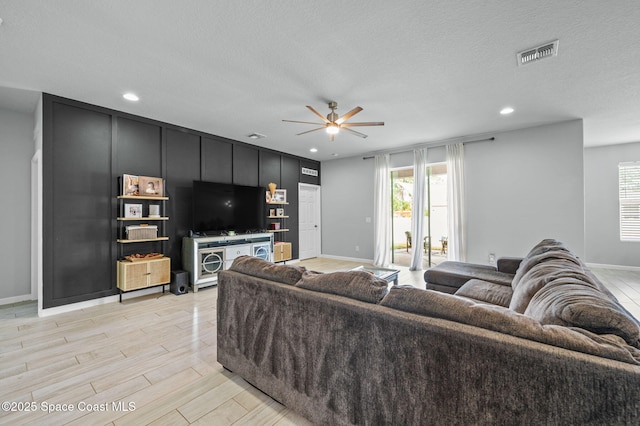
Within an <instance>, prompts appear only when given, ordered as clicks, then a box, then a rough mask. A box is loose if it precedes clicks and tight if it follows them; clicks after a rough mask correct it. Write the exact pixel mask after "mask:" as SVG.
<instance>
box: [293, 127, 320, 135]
mask: <svg viewBox="0 0 640 426" xmlns="http://www.w3.org/2000/svg"><path fill="white" fill-rule="evenodd" d="M322 129H326V127H318V128H317V129H311V130H307V131H306V132H302V133H296V136H300V135H304V134H305V133H311V132H315V131H316V130H322Z"/></svg>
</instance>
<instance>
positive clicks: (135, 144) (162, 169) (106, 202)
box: [43, 94, 320, 308]
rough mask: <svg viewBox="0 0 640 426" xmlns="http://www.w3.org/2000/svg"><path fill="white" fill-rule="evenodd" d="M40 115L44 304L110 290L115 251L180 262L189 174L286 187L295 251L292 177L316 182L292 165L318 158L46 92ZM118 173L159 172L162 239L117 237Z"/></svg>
mask: <svg viewBox="0 0 640 426" xmlns="http://www.w3.org/2000/svg"><path fill="white" fill-rule="evenodd" d="M43 120H44V121H43V135H44V147H43V173H44V182H43V184H44V188H43V189H44V195H43V197H44V198H43V209H44V210H43V214H44V224H43V226H44V235H43V238H44V251H45V252H44V253H43V262H44V265H43V266H44V280H43V281H44V282H43V306H44V307H45V308H50V307H55V306H61V305H65V304H69V303H75V302H81V301H85V300H90V299H96V298H100V297H105V296H109V295H115V294H117V293H118V290H117V288H116V259H117V257H118V256H119V255H126V254H131V253H136V252H137V253H148V252H152V251H164V252H166V253H167V254H168V255H169V256H170V257H171V261H172V268H173V269H181V267H182V266H181V264H182V259H181V254H182V253H181V251H182V237H183V236H184V235H187V234H188V232H189V230H190V228H191V216H192V212H191V208H192V192H191V188H192V182H193V181H194V180H200V179H202V180H206V181H210V182H223V183H235V184H238V185H250V186H264V187H266V186H267V184H268V183H269V182H275V183H277V184H278V187H279V188H282V189H286V190H287V198H288V202H289V205H288V206H286V212H287V215H289V219H287V222H286V226H287V228H289V229H290V231H289V232H287V233H286V234H284V235H283V236H284V239H285V241H290V242H292V243H293V247H292V249H293V253H292V254H293V257H294V258H297V257H298V252H299V250H298V182H300V181H302V182H306V183H314V184H319V183H320V177H319V176H318V177H309V176H305V175H301V173H300V171H301V170H300V167H301V165H304V166H305V167H309V168H313V169H317V170H318V171H319V170H320V163H319V162H315V161H313V160H307V159H302V158H300V157H295V156H292V155H289V154H284V153H279V152H276V151H272V150H267V149H263V148H260V147H257V146H253V145H249V144H246V143H243V142H238V141H233V140H230V139H225V138H222V137H219V136H215V135H210V134H204V133H201V132H197V131H192V130H186V129H179V128H176V127H175V126H172V125H170V124H166V123H161V122H156V121H154V120H150V119H147V118H144V117H137V116H133V115H129V114H126V113H123V112H120V111H114V110H110V109H106V108H101V107H98V106H94V105H89V104H85V103H82V102H78V101H74V100H71V99H64V98H61V97H57V96H53V95H49V94H45V95H44V97H43ZM124 173H128V174H137V175H143V176H158V177H162V178H164V179H165V182H166V187H165V190H166V193H167V195H168V196H169V197H170V199H169V201H167V202H166V208H167V210H166V214H167V216H169V218H170V219H169V221H168V222H167V223H165V230H166V234H167V235H168V236H169V242H166V243H162V242H151V243H137V244H125V245H123V246H120V245H118V244H117V243H116V242H115V239H116V235H117V230H118V223H117V221H116V220H115V217H116V216H117V214H118V212H117V206H118V201H117V200H116V195H118V194H119V193H120V188H119V185H118V177H119V176H121V175H122V174H124ZM142 204H148V202H143V203H142Z"/></svg>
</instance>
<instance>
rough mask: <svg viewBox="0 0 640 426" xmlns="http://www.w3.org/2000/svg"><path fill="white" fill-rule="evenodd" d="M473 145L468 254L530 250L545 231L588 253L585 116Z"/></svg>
mask: <svg viewBox="0 0 640 426" xmlns="http://www.w3.org/2000/svg"><path fill="white" fill-rule="evenodd" d="M495 137H496V140H495V141H492V142H478V143H472V144H468V145H465V153H464V154H465V161H464V165H465V185H466V210H467V226H468V228H467V229H468V233H467V243H468V245H467V261H469V262H474V263H484V264H486V263H488V261H489V259H488V257H489V253H495V255H496V256H497V257H500V256H524V255H526V254H527V252H528V251H529V250H530V249H531V247H533V246H534V245H535V244H536V243H538V242H539V241H540V240H542V239H544V238H555V239H558V240H560V241H562V242H564V243H565V244H567V246H568V247H569V248H570V249H571V250H573V251H574V252H575V253H577V254H578V255H579V256H581V257H583V256H584V173H583V169H584V165H583V130H582V120H573V121H567V122H563V123H557V124H551V125H546V126H539V127H532V128H528V129H522V130H515V131H511V132H504V133H497V134H495Z"/></svg>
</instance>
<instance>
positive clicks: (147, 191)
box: [138, 176, 164, 197]
mask: <svg viewBox="0 0 640 426" xmlns="http://www.w3.org/2000/svg"><path fill="white" fill-rule="evenodd" d="M138 188H139V190H138V192H139V195H142V196H145V197H162V196H164V179H162V178H159V177H151V176H139V177H138Z"/></svg>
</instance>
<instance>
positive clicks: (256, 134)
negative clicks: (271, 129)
mask: <svg viewBox="0 0 640 426" xmlns="http://www.w3.org/2000/svg"><path fill="white" fill-rule="evenodd" d="M247 137H248V138H249V139H262V138H266V137H267V135H263V134H262V133H251V134H250V135H247Z"/></svg>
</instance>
